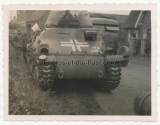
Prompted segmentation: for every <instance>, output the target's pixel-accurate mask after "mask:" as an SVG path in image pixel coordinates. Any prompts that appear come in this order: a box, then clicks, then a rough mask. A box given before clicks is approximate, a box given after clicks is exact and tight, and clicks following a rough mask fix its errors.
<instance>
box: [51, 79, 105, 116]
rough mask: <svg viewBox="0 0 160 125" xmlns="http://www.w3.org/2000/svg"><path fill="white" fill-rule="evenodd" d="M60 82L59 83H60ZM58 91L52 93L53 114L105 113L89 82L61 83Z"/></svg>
mask: <svg viewBox="0 0 160 125" xmlns="http://www.w3.org/2000/svg"><path fill="white" fill-rule="evenodd" d="M58 84H59V83H58ZM60 85H61V86H60V87H58V88H57V89H56V93H54V94H51V95H50V98H51V101H52V105H51V107H50V109H51V114H52V115H103V114H104V111H103V110H102V109H101V107H100V106H99V104H98V103H97V101H96V100H95V98H94V96H93V95H92V93H91V91H90V89H91V85H88V84H87V83H84V82H83V83H82V82H77V81H70V82H66V83H60Z"/></svg>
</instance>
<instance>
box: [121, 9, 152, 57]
mask: <svg viewBox="0 0 160 125" xmlns="http://www.w3.org/2000/svg"><path fill="white" fill-rule="evenodd" d="M124 28H125V29H126V32H127V35H126V40H127V41H128V42H129V46H130V49H131V54H132V55H134V51H136V50H135V49H136V48H135V41H137V40H140V42H141V43H140V54H141V55H145V46H146V43H147V39H151V11H131V12H130V14H129V16H128V18H127V20H126V22H125V25H124Z"/></svg>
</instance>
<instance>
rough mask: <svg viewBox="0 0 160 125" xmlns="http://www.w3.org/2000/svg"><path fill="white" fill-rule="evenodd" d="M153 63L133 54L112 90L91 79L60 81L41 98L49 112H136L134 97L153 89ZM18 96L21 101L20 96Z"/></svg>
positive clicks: (69, 113)
mask: <svg viewBox="0 0 160 125" xmlns="http://www.w3.org/2000/svg"><path fill="white" fill-rule="evenodd" d="M21 60H23V59H21ZM11 64H12V63H11ZM150 64H151V61H150V59H149V58H144V59H141V58H133V59H132V60H131V61H130V63H129V65H128V66H127V67H123V68H122V79H121V83H120V85H119V86H118V88H117V89H116V90H114V91H112V92H110V93H103V92H99V91H97V90H95V89H94V88H93V87H92V83H91V82H84V81H78V82H77V81H68V82H61V83H60V84H58V85H56V88H55V89H53V90H51V91H50V92H46V93H47V94H45V96H47V98H45V101H43V98H42V99H41V100H42V101H43V104H44V105H45V104H46V105H47V106H46V107H47V109H46V110H47V112H48V114H50V115H135V113H134V109H133V103H134V99H135V97H136V96H137V95H138V93H140V92H141V91H143V90H145V91H146V90H147V91H150V88H151V87H150V85H151V66H150ZM15 65H16V64H15ZM21 67H23V68H22V71H21V72H23V73H25V74H26V77H27V76H28V77H27V78H28V81H32V77H31V76H30V73H29V71H28V70H27V66H26V64H25V63H24V62H23V61H21ZM25 79H26V78H25ZM14 84H16V83H14ZM13 88H14V86H13ZM35 88H36V87H35ZM37 89H39V88H37ZM10 94H11V93H10ZM36 97H37V98H40V97H42V96H38V95H37V96H36ZM17 100H18V101H19V102H20V101H21V99H17ZM44 102H45V103H44ZM16 103H17V102H16ZM35 103H36V102H35ZM38 104H39V102H38ZM38 104H36V105H37V106H38ZM10 105H12V104H10ZM42 107H44V106H43V105H42ZM23 108H24V107H23ZM38 110H41V108H39V109H37V111H38ZM22 114H24V113H22ZM26 114H27V113H26ZM33 114H34V112H33Z"/></svg>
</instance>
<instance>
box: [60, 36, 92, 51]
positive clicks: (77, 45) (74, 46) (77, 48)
mask: <svg viewBox="0 0 160 125" xmlns="http://www.w3.org/2000/svg"><path fill="white" fill-rule="evenodd" d="M74 42H75V43H74ZM61 46H70V47H72V50H73V51H82V49H81V47H89V45H88V43H87V42H78V41H77V40H75V39H74V41H73V40H71V39H69V42H61Z"/></svg>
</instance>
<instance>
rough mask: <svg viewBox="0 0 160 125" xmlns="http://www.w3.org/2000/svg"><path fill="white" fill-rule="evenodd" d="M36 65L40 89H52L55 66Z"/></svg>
mask: <svg viewBox="0 0 160 125" xmlns="http://www.w3.org/2000/svg"><path fill="white" fill-rule="evenodd" d="M37 67H38V81H37V82H38V83H39V86H40V88H41V89H43V90H48V89H52V87H53V83H54V73H55V67H54V66H52V65H48V66H43V65H39V66H37Z"/></svg>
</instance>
